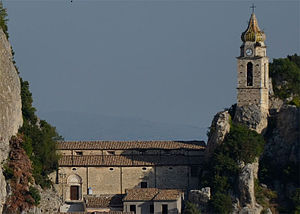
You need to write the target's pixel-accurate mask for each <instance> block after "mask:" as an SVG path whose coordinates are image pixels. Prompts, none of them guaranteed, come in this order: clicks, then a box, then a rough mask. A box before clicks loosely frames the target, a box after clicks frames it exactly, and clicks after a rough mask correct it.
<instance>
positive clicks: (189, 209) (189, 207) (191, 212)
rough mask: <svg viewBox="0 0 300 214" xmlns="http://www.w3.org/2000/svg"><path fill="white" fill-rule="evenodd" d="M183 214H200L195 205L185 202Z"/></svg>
mask: <svg viewBox="0 0 300 214" xmlns="http://www.w3.org/2000/svg"><path fill="white" fill-rule="evenodd" d="M183 213H184V214H201V212H200V210H199V209H198V208H197V207H196V205H195V204H193V203H191V202H189V201H187V202H186V203H185V208H184V212H183Z"/></svg>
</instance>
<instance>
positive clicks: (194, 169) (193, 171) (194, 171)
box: [191, 166, 198, 177]
mask: <svg viewBox="0 0 300 214" xmlns="http://www.w3.org/2000/svg"><path fill="white" fill-rule="evenodd" d="M191 176H192V177H197V176H198V167H197V166H192V167H191Z"/></svg>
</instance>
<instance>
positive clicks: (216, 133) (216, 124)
mask: <svg viewBox="0 0 300 214" xmlns="http://www.w3.org/2000/svg"><path fill="white" fill-rule="evenodd" d="M230 120H231V116H230V114H229V113H228V111H221V112H219V113H217V114H216V115H215V117H214V119H213V121H212V123H211V126H210V130H209V136H208V141H207V147H206V150H205V153H206V157H207V158H208V157H209V156H210V154H212V153H213V152H214V150H215V148H216V147H217V146H218V145H220V144H221V143H222V142H223V140H224V138H225V136H226V134H227V133H228V132H229V131H230Z"/></svg>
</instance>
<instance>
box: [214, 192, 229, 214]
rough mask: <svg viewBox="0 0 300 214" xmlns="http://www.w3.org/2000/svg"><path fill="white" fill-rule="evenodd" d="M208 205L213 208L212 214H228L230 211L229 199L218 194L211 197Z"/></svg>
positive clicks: (226, 195)
mask: <svg viewBox="0 0 300 214" xmlns="http://www.w3.org/2000/svg"><path fill="white" fill-rule="evenodd" d="M210 205H211V207H213V209H214V213H222V214H229V213H231V210H232V201H231V197H230V196H229V195H228V194H224V193H220V192H217V193H216V194H214V195H213V197H212V200H211V201H210Z"/></svg>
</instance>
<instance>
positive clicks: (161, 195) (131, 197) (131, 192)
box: [123, 188, 182, 201]
mask: <svg viewBox="0 0 300 214" xmlns="http://www.w3.org/2000/svg"><path fill="white" fill-rule="evenodd" d="M181 194H182V192H181V191H180V190H177V189H157V188H135V189H128V190H126V196H125V197H124V199H123V201H151V200H153V201H175V200H177V199H178V198H179V197H181Z"/></svg>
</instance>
